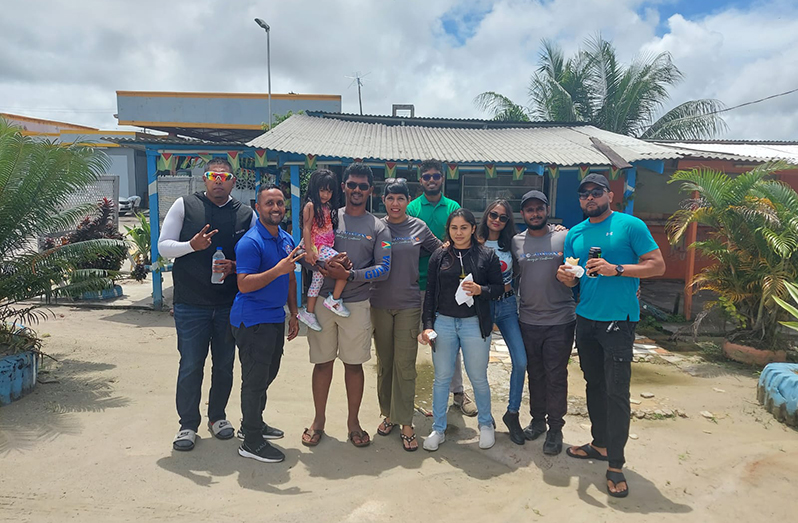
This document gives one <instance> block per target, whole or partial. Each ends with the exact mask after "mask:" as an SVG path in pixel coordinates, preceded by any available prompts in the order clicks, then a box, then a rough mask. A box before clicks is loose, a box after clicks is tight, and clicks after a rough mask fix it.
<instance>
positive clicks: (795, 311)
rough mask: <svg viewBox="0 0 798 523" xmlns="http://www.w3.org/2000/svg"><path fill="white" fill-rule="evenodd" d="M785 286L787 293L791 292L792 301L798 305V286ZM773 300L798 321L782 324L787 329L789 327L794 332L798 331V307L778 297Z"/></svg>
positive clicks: (788, 284) (788, 283)
mask: <svg viewBox="0 0 798 523" xmlns="http://www.w3.org/2000/svg"><path fill="white" fill-rule="evenodd" d="M785 286H786V287H787V292H789V293H790V296H791V297H792V301H793V302H795V305H798V285H796V284H795V283H790V282H786V283H785ZM773 299H774V300H776V303H778V304H779V307H781V308H782V309H784V310H785V311H787V312H788V313H790V315H791V316H792V317H793V318H794V319H795V320H796V321H783V322H781V324H782V325H784V326H785V327H789V328H791V329H793V330H797V331H798V307H796V306H795V305H791V304H789V303H787V302H786V301H784V300H782V299H781V298H779V297H778V296H776V297H774V298H773Z"/></svg>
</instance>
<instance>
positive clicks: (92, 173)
mask: <svg viewBox="0 0 798 523" xmlns="http://www.w3.org/2000/svg"><path fill="white" fill-rule="evenodd" d="M109 163H110V162H109V160H108V157H107V156H106V155H105V154H103V153H101V152H98V151H96V150H94V149H92V148H89V147H84V146H80V145H60V144H56V143H52V142H49V141H35V140H33V139H32V138H30V137H27V136H23V135H22V133H21V131H20V129H18V128H17V127H13V126H11V125H10V124H8V123H7V122H6V121H5V120H3V119H2V118H0V344H9V343H10V341H11V340H12V339H14V338H15V336H17V335H18V331H19V324H25V325H30V324H32V323H36V322H38V321H39V320H41V319H43V318H44V317H46V313H45V312H44V311H43V310H41V309H40V308H39V306H38V305H29V304H24V303H23V302H25V301H26V300H30V299H31V298H34V297H37V296H42V295H45V296H48V297H57V296H72V295H74V294H81V293H83V292H85V291H92V290H99V289H103V288H106V287H108V286H110V285H111V279H110V278H109V271H107V270H103V269H96V268H86V269H81V268H79V267H80V266H81V264H83V263H85V262H87V260H91V259H93V258H96V257H97V256H101V255H117V256H118V255H119V253H124V249H125V245H124V242H120V241H118V240H109V239H100V240H89V241H84V242H79V243H72V244H67V245H55V246H53V247H52V248H49V249H44V250H42V251H41V252H39V251H37V250H36V248H35V245H36V238H37V237H39V236H42V235H45V234H48V233H52V232H54V231H64V230H69V229H72V228H74V227H75V225H76V224H77V223H78V222H79V221H80V220H81V219H82V218H83V217H84V216H86V215H87V214H90V213H92V212H93V211H94V209H95V208H96V207H95V206H94V205H92V204H89V205H81V206H69V204H68V200H69V197H70V196H71V195H73V194H75V193H76V192H79V191H81V190H85V188H86V187H87V186H88V185H89V184H91V183H92V182H94V181H95V180H96V179H97V177H98V176H99V175H100V174H102V173H104V172H106V170H107V168H108V167H109Z"/></svg>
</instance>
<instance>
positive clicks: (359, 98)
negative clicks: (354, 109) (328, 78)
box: [345, 71, 371, 116]
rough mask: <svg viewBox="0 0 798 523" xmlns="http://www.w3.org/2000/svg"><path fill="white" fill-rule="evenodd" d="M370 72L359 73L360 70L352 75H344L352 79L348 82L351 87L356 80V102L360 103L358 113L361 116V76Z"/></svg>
mask: <svg viewBox="0 0 798 523" xmlns="http://www.w3.org/2000/svg"><path fill="white" fill-rule="evenodd" d="M370 74H371V72H368V73H366V74H360V71H355V73H354V76H346V77H345V78H351V79H352V83H351V84H349V87H352V86H353V85H355V82H357V101H358V104H360V115H361V116H362V115H363V97H362V96H361V94H360V88H361V87H363V78H364V77H366V76H368V75H370Z"/></svg>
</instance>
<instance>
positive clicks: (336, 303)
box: [324, 294, 350, 318]
mask: <svg viewBox="0 0 798 523" xmlns="http://www.w3.org/2000/svg"><path fill="white" fill-rule="evenodd" d="M324 306H325V307H327V308H328V309H329V310H331V311H332V312H333V313H335V314H337V315H338V316H340V317H342V318H348V317H349V314H350V313H349V309H347V308H346V305H344V300H336V299H335V298H333V297H332V294H330V295H329V296H327V297H326V298H324Z"/></svg>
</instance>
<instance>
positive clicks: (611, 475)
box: [607, 470, 629, 498]
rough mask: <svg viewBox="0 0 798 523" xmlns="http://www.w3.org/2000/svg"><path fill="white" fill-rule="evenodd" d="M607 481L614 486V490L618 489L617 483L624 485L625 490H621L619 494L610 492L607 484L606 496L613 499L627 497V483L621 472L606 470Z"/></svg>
mask: <svg viewBox="0 0 798 523" xmlns="http://www.w3.org/2000/svg"><path fill="white" fill-rule="evenodd" d="M607 480H608V481H612V482H613V483H614V484H615V488H618V483H626V490H622V491H621V492H613V491H611V490H610V486H609V484H608V485H607V494H609V495H610V496H612V497H614V498H625V497H626V496H628V495H629V482H628V481H626V477H624V475H623V472H618V471H615V470H608V471H607Z"/></svg>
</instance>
